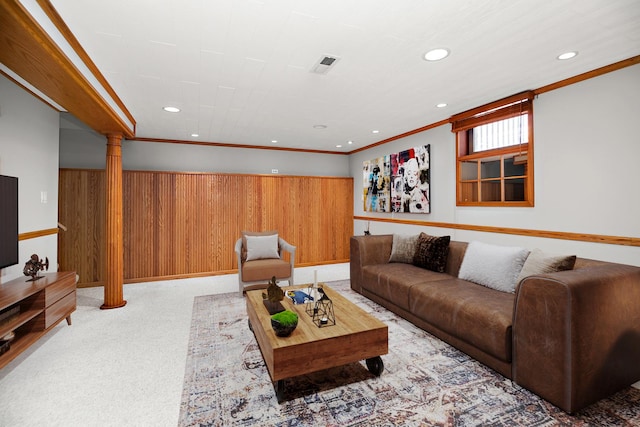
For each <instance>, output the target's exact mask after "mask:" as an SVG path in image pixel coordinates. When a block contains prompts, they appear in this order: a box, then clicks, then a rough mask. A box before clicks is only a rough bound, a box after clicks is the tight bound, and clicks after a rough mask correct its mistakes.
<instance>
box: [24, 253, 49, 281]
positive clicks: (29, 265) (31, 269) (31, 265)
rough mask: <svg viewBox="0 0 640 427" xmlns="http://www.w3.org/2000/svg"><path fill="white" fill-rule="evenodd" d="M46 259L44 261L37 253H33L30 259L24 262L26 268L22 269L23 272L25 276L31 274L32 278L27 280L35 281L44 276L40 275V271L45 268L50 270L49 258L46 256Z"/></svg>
mask: <svg viewBox="0 0 640 427" xmlns="http://www.w3.org/2000/svg"><path fill="white" fill-rule="evenodd" d="M45 260H46V261H44V262H42V260H41V259H40V257H39V256H38V255H37V254H33V255H31V258H30V259H29V261H27V262H25V263H24V270H22V272H23V273H24V275H25V276H31V279H29V280H27V282H34V281H36V280H38V279H42V278H43V277H44V276H38V272H39V271H41V270H44V269H45V268H46V269H47V270H49V258H48V257H45Z"/></svg>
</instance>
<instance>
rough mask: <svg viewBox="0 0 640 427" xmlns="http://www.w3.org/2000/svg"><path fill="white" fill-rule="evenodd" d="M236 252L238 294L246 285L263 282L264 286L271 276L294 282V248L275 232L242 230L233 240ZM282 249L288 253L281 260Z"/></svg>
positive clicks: (291, 283)
mask: <svg viewBox="0 0 640 427" xmlns="http://www.w3.org/2000/svg"><path fill="white" fill-rule="evenodd" d="M235 252H236V256H237V257H238V286H239V291H240V296H242V294H243V292H244V288H245V287H246V286H250V285H258V284H264V285H265V287H266V286H267V285H268V283H269V281H270V280H271V278H272V277H274V276H275V278H276V280H287V281H288V282H289V284H290V285H293V270H294V268H293V267H294V260H295V254H296V247H295V246H293V245H291V244H289V243H288V242H286V241H285V240H284V239H283V238H282V237H280V236H278V232H277V231H265V232H248V231H243V232H242V237H241V238H239V239H238V240H237V241H236V246H235ZM284 252H289V261H286V260H284V259H283V254H284Z"/></svg>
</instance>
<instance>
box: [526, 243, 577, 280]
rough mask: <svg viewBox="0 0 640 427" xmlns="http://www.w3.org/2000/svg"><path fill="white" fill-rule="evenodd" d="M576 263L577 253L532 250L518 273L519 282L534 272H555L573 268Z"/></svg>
mask: <svg viewBox="0 0 640 427" xmlns="http://www.w3.org/2000/svg"><path fill="white" fill-rule="evenodd" d="M575 263H576V256H575V255H552V254H547V253H545V252H543V251H541V250H540V249H534V250H532V251H531V253H530V254H529V256H528V257H527V260H526V261H525V262H524V266H523V267H522V270H521V271H520V274H519V275H518V279H517V280H516V282H517V283H520V280H522V279H524V278H525V277H528V276H533V275H534V274H544V273H554V272H556V271H565V270H572V269H573V266H574V265H575Z"/></svg>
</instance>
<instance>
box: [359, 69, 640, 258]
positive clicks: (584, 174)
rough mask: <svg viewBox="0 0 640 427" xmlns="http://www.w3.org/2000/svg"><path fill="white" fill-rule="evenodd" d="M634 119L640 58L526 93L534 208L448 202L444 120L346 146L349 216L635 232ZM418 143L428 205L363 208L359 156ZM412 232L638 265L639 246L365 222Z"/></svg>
mask: <svg viewBox="0 0 640 427" xmlns="http://www.w3.org/2000/svg"><path fill="white" fill-rule="evenodd" d="M454 113H457V111H456V112H452V114H454ZM639 117H640V65H635V66H633V67H628V68H625V69H622V70H618V71H615V72H612V73H609V74H606V75H603V76H599V77H596V78H593V79H590V80H586V81H583V82H580V83H577V84H574V85H570V86H567V87H564V88H561V89H557V90H554V91H551V92H547V93H544V94H542V95H540V96H539V97H538V98H537V99H536V100H535V101H534V132H535V134H534V138H535V158H534V160H535V169H534V173H535V207H533V208H480V207H456V206H455V136H454V134H453V133H451V131H450V126H449V125H447V126H441V127H438V128H435V129H431V130H428V131H425V132H422V133H420V134H416V135H412V136H409V137H407V138H403V139H401V140H398V141H394V142H392V143H389V144H385V145H382V146H378V147H375V148H372V149H370V150H366V151H364V152H360V153H357V154H354V155H352V156H351V158H350V168H351V173H352V176H353V177H354V186H355V188H354V195H355V200H354V203H355V209H354V214H355V215H360V216H370V217H383V218H403V219H412V220H423V221H437V222H451V223H460V224H471V225H488V226H498V227H500V226H504V227H513V228H525V229H536V230H549V231H560V232H573V233H585V234H602V235H613V236H627V237H635V238H638V237H640V197H639V196H640V189H638V186H639V185H640V167H639V165H638V161H639V160H638V159H640V132H638V129H637V128H636V126H637V124H638V118H639ZM424 144H431V168H432V171H431V198H432V206H431V208H432V213H431V214H391V213H389V214H382V213H364V210H363V207H362V188H363V182H362V181H363V179H362V172H361V170H362V162H363V161H365V160H370V159H373V158H376V157H379V156H381V155H385V154H389V153H393V152H397V151H402V150H406V149H408V148H410V147H414V146H419V145H424ZM365 227H366V221H356V222H355V223H354V231H355V233H356V234H362V232H363V230H364V229H365ZM419 231H425V232H428V233H433V234H436V235H443V234H450V235H451V236H452V238H453V239H454V240H463V241H470V240H474V239H476V240H483V241H486V242H491V243H496V244H505V245H518V246H524V247H528V248H534V247H538V248H541V249H543V250H547V251H550V252H561V253H575V254H577V255H578V256H581V257H587V258H597V259H603V260H609V261H615V262H622V263H627V264H633V265H640V247H628V246H620V245H606V244H596V243H585V242H577V241H566V240H558V239H542V238H533V237H525V236H511V235H501V234H496V233H480V232H473V231H465V230H453V229H445V228H428V227H417V226H410V225H399V224H398V225H396V224H388V223H381V222H371V232H372V234H383V233H408V234H411V233H417V232H419Z"/></svg>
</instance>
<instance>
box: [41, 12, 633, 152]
mask: <svg viewBox="0 0 640 427" xmlns="http://www.w3.org/2000/svg"><path fill="white" fill-rule="evenodd" d="M50 1H51V4H52V5H53V6H54V7H55V8H56V10H57V11H58V13H59V14H60V16H61V17H62V19H63V20H64V22H65V23H66V24H67V26H68V27H69V29H70V30H71V32H72V33H73V34H74V35H75V36H76V38H77V39H78V41H79V42H80V44H81V45H82V47H83V48H84V49H85V51H86V52H87V54H88V55H89V57H90V58H91V59H92V60H93V62H94V63H95V64H96V65H97V67H98V69H99V70H100V71H101V72H102V74H103V75H104V77H105V78H106V80H107V81H108V83H109V84H110V85H111V87H112V88H113V89H114V90H115V92H116V94H117V95H118V96H119V98H120V99H121V100H122V101H123V103H124V105H125V106H126V108H127V109H128V110H129V112H130V113H131V114H132V115H133V117H134V118H135V121H136V122H137V125H136V136H137V137H141V138H160V139H171V140H184V141H199V142H215V143H225V144H240V145H256V146H269V147H274V146H275V147H282V148H296V149H309V150H323V151H335V152H350V151H353V150H355V149H358V148H362V147H364V146H367V145H371V144H374V143H376V142H378V141H381V140H384V139H387V138H390V137H393V136H396V135H399V134H402V133H405V132H409V131H411V130H414V129H417V128H420V127H423V126H425V125H428V124H432V123H436V122H439V121H441V120H444V119H447V118H448V117H450V116H451V115H453V114H456V113H459V112H462V111H465V110H467V109H470V108H473V107H477V106H479V105H482V104H485V103H488V102H491V101H495V100H497V99H500V98H502V97H505V96H508V95H512V94H514V93H517V92H521V91H524V90H528V89H536V88H539V87H542V86H545V85H547V84H551V83H555V82H557V81H560V80H563V79H566V78H569V77H573V76H576V75H578V74H581V73H584V72H587V71H591V70H593V69H596V68H599V67H602V66H605V65H609V64H612V63H614V62H617V61H621V60H624V59H627V58H631V57H633V56H637V55H639V54H640V1H639V0H580V1H577V0H554V1H539V0H448V1H437V0H404V1H391V0H357V1H356V0H353V1H349V0H324V1H322V0H315V1H312V0H307V1H301V0H273V1H269V0H264V1H252V0H219V1H213V0H209V1H204V0H197V1H196V0H181V1H175V0H173V1H169V0H109V1H104V0H83V1H81V2H80V1H77V0H50ZM437 47H445V48H447V49H449V50H450V55H449V57H447V58H446V59H444V60H442V61H439V62H428V61H425V60H424V59H423V55H424V53H425V52H426V51H428V50H429V49H432V48H437ZM572 50H575V51H578V52H579V54H578V55H577V56H576V57H575V58H574V59H571V60H565V61H560V60H558V59H556V57H557V56H558V55H559V54H561V53H563V52H566V51H572ZM324 55H332V56H336V57H338V58H339V60H338V61H336V62H335V63H334V65H333V66H332V67H331V69H330V70H329V72H328V73H327V74H325V75H319V74H315V73H312V72H311V70H312V68H313V67H314V65H315V64H316V63H317V62H318V60H320V59H321V58H322V57H323V56H324ZM438 103H447V106H446V107H444V108H437V107H436V104H438ZM168 105H171V106H176V107H179V108H180V109H181V111H180V112H179V113H167V112H165V111H163V109H162V108H163V107H164V106H168ZM318 125H322V126H326V128H323V129H318V128H316V126H318ZM374 130H375V131H378V133H373V131H374ZM192 134H198V135H199V136H198V137H194V136H192ZM274 140H275V141H277V143H274V142H272V141H274ZM348 141H352V144H348ZM337 145H342V147H336V146H337Z"/></svg>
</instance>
